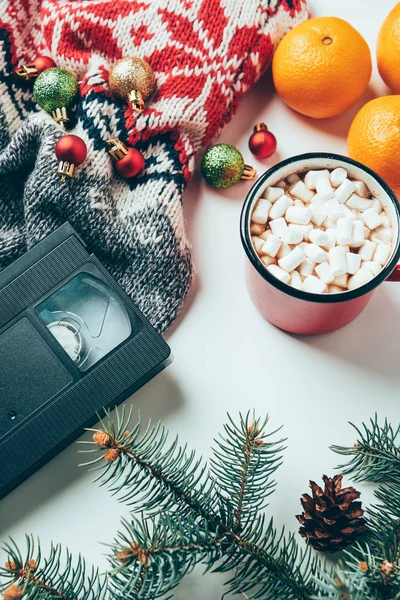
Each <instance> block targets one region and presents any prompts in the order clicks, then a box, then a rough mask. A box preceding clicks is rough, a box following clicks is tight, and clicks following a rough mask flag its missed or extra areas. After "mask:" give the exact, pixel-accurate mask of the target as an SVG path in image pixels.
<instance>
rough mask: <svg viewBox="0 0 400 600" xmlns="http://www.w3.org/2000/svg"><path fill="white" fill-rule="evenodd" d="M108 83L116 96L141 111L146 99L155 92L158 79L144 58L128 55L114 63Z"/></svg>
mask: <svg viewBox="0 0 400 600" xmlns="http://www.w3.org/2000/svg"><path fill="white" fill-rule="evenodd" d="M108 83H109V86H110V90H111V93H112V94H113V95H114V96H115V97H116V98H118V99H119V100H122V101H123V102H128V103H129V104H130V105H131V106H132V108H134V109H135V110H138V111H139V112H140V111H141V110H143V105H144V101H145V100H147V98H148V97H149V96H151V94H152V93H153V90H154V87H155V84H156V80H155V77H154V73H153V69H152V68H151V66H150V65H149V63H147V62H146V61H145V60H143V59H142V58H136V57H134V56H128V57H127V58H122V59H121V60H118V61H117V62H116V63H115V65H113V67H112V68H111V70H110V75H109V78H108Z"/></svg>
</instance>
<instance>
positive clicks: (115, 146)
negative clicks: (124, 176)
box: [107, 139, 128, 160]
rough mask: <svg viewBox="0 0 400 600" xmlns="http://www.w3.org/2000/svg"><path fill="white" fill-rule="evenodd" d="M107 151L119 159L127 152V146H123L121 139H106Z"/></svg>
mask: <svg viewBox="0 0 400 600" xmlns="http://www.w3.org/2000/svg"><path fill="white" fill-rule="evenodd" d="M107 146H108V153H109V154H110V155H111V156H112V157H113V158H114V159H115V160H121V158H124V156H126V155H127V154H128V148H127V147H126V146H125V144H124V143H123V142H121V140H118V139H112V140H107Z"/></svg>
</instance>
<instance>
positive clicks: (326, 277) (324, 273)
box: [315, 261, 335, 283]
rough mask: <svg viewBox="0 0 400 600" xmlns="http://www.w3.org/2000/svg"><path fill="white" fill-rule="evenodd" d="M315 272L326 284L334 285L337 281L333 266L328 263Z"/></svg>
mask: <svg viewBox="0 0 400 600" xmlns="http://www.w3.org/2000/svg"><path fill="white" fill-rule="evenodd" d="M315 272H316V274H317V275H318V277H319V278H320V279H321V281H323V282H324V283H332V281H334V279H335V276H334V275H333V273H332V269H331V266H330V264H329V263H328V262H327V261H325V262H323V263H321V264H319V265H317V266H316V267H315Z"/></svg>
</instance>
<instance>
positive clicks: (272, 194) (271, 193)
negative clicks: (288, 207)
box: [263, 187, 284, 204]
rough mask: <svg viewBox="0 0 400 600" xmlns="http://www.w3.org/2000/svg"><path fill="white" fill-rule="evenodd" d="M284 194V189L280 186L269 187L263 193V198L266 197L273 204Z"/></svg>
mask: <svg viewBox="0 0 400 600" xmlns="http://www.w3.org/2000/svg"><path fill="white" fill-rule="evenodd" d="M283 194H284V191H283V189H282V188H280V187H268V188H267V189H266V190H265V192H264V194H263V198H265V200H268V201H269V202H271V204H273V203H274V202H276V201H277V200H278V198H280V197H281V196H283Z"/></svg>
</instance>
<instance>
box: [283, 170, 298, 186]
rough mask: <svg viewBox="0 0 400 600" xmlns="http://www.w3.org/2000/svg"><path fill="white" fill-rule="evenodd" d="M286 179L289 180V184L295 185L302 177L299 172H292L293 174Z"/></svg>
mask: <svg viewBox="0 0 400 600" xmlns="http://www.w3.org/2000/svg"><path fill="white" fill-rule="evenodd" d="M286 181H287V182H288V184H289V185H293V184H294V183H296V182H297V181H300V177H299V175H298V174H297V173H292V174H291V175H288V176H287V177H286Z"/></svg>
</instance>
